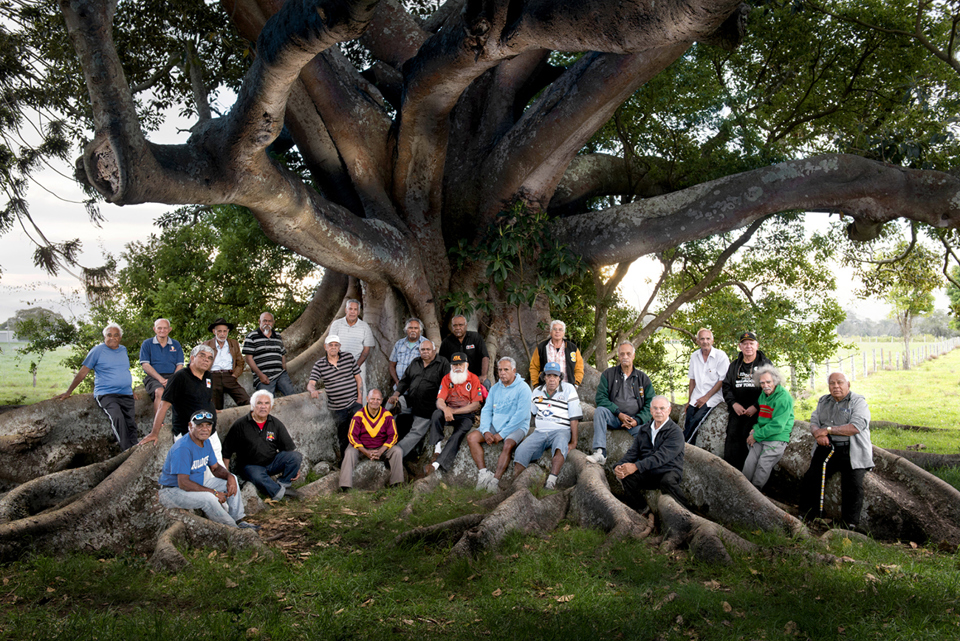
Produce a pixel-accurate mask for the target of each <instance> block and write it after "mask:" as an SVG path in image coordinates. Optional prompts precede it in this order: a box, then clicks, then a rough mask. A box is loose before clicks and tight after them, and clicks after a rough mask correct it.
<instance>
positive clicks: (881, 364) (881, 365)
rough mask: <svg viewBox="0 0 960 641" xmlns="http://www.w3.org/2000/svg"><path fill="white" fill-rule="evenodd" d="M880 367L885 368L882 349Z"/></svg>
mask: <svg viewBox="0 0 960 641" xmlns="http://www.w3.org/2000/svg"><path fill="white" fill-rule="evenodd" d="M880 369H883V350H882V349H881V350H880Z"/></svg>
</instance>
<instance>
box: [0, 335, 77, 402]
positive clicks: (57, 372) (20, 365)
mask: <svg viewBox="0 0 960 641" xmlns="http://www.w3.org/2000/svg"><path fill="white" fill-rule="evenodd" d="M25 345H26V343H0V350H2V351H0V405H29V404H31V403H37V402H39V401H44V400H46V399H48V398H51V397H53V396H56V395H57V394H59V393H60V392H64V391H66V389H67V386H68V385H70V381H72V380H73V375H74V374H75V373H76V372H71V371H70V370H68V369H67V368H66V367H64V366H63V365H61V364H60V361H62V360H63V359H64V358H66V357H67V356H69V355H70V352H71V348H69V347H61V348H60V349H58V350H57V351H55V352H53V353H50V354H46V355H45V356H44V357H43V360H41V361H40V367H39V369H38V370H37V386H36V387H34V386H33V374H31V373H30V363H31V362H32V361H35V360H36V355H34V354H28V355H27V356H24V357H23V358H22V359H21V360H19V361H18V360H17V356H18V354H17V348H19V347H23V346H25Z"/></svg>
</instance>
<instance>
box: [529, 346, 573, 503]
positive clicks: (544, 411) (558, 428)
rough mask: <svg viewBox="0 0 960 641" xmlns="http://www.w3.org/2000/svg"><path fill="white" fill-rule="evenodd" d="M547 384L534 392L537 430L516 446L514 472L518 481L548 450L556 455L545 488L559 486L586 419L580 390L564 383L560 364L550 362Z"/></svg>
mask: <svg viewBox="0 0 960 641" xmlns="http://www.w3.org/2000/svg"><path fill="white" fill-rule="evenodd" d="M543 375H544V378H545V380H546V382H545V383H544V384H543V386H542V387H538V388H537V389H535V390H533V400H532V405H531V408H530V411H531V412H532V413H533V415H534V416H536V420H535V422H536V426H537V427H536V429H535V430H534V432H533V434H531V435H530V436H528V437H527V438H526V439H524V441H523V443H521V444H520V446H519V447H517V453H516V454H515V455H514V459H513V462H514V473H513V476H514V478H516V476H517V475H518V474H520V473H521V472H522V471H523V470H524V468H526V467H527V466H528V465H530V461H535V460H537V459H539V458H540V457H541V456H542V455H543V453H544V452H545V451H547V450H549V451H551V452H553V460H552V461H551V464H550V474H549V475H548V476H547V482H546V484H545V485H544V488H545V489H548V490H554V489H556V487H557V475H558V474H560V468H562V467H563V462H564V461H565V460H566V458H567V453H568V452H569V451H570V450H572V449H576V447H577V426H578V425H579V423H580V419H581V418H583V412H582V411H581V409H580V397H579V396H578V395H577V388H575V387H574V386H573V385H572V384H570V383H568V382H566V381H561V380H560V377H561V376H562V375H563V372H562V371H561V370H560V365H559V363H554V362H552V361H551V362H548V363H547V364H546V365H545V366H544V368H543Z"/></svg>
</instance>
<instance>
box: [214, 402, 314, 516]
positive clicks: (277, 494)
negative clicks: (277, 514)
mask: <svg viewBox="0 0 960 641" xmlns="http://www.w3.org/2000/svg"><path fill="white" fill-rule="evenodd" d="M272 408H273V394H271V393H270V392H268V391H267V390H265V389H262V390H257V391H256V392H254V393H253V396H251V397H250V413H249V414H247V415H246V416H242V417H241V418H238V419H237V420H236V421H234V422H233V425H232V426H230V432H229V433H228V434H227V437H226V438H225V439H224V441H223V461H224V463H223V464H224V466H226V468H227V469H230V459H231V458H233V457H234V456H236V457H237V458H236V463H237V467H236V470H237V471H238V472H239V473H240V476H242V477H243V478H245V479H247V480H248V481H250V482H251V483H253V484H254V485H256V486H257V489H258V490H260V491H261V492H263V493H264V494H266V495H267V496H269V497H270V498H271V499H273V500H274V501H279V500H280V499H282V498H283V497H284V496H286V497H288V498H293V499H296V498H300V497H299V496H298V495H297V492H296V490H294V489H292V488H291V487H290V486H291V485H292V484H293V483H294V481H296V480H297V479H299V478H300V464H301V463H302V462H303V455H302V454H300V452H297V451H296V450H297V446H296V445H294V444H293V439H292V438H290V433H289V432H287V428H286V426H285V425H284V424H283V423H281V422H280V419H278V418H276V417H275V416H271V415H270V410H271V409H272ZM275 474H279V478H278V479H277V480H273V476H274V475H275Z"/></svg>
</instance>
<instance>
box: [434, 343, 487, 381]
mask: <svg viewBox="0 0 960 641" xmlns="http://www.w3.org/2000/svg"><path fill="white" fill-rule="evenodd" d="M457 352H463V353H464V354H466V355H467V369H468V370H470V371H471V372H473V373H474V374H476V375H477V376H478V377H479V376H480V375H481V373H482V372H481V369H482V368H483V359H485V358H488V355H487V344H486V342H485V341H484V340H483V338H482V337H481V336H480V334H478V333H477V332H467V333H466V334H464V335H463V340H462V341H461V340H460V339H459V338H457V337H456V336H454V335H453V334H450V335H449V336H447V337H446V338H444V339H443V340H442V341H441V342H440V356H443V357H444V358H445V359H447V360H450V359H451V358H452V357H453V355H454V354H456V353H457Z"/></svg>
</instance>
